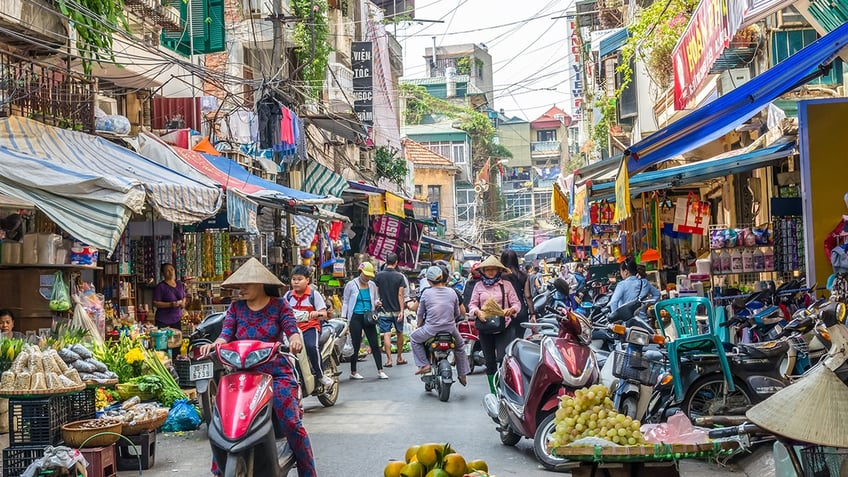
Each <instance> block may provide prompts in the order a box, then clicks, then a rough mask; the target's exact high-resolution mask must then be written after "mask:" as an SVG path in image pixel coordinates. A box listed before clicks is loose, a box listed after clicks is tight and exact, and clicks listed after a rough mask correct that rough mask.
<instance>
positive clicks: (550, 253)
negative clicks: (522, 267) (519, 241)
mask: <svg viewBox="0 0 848 477" xmlns="http://www.w3.org/2000/svg"><path fill="white" fill-rule="evenodd" d="M566 248H568V239H566V238H565V236H559V237H554V238H551V239H548V240H545V241H544V242H542V243H540V244H539V245H536V246H535V247H533V248H531V249H530V250H528V251H527V253H525V254H524V261H526V262H532V261H533V260H536V259H544V258H556V257H562V256H564V255H565V250H566Z"/></svg>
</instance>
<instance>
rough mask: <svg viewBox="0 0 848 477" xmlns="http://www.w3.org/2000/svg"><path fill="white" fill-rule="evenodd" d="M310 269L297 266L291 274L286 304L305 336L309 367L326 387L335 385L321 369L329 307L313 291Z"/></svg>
mask: <svg viewBox="0 0 848 477" xmlns="http://www.w3.org/2000/svg"><path fill="white" fill-rule="evenodd" d="M309 276H310V274H309V268H307V267H305V266H303V265H297V266H296V267H294V268H293V269H292V273H291V288H292V289H291V290H289V291H287V292H286V295H285V299H286V302H288V304H289V305H290V306H291V307H292V309H294V316H295V319H297V328H298V329H299V330H300V333H301V334H302V335H303V347H304V348H306V356H308V357H309V366H310V367H311V368H312V374H313V375H314V376H315V380H316V381H317V382H320V383H321V384H323V385H324V386H329V385H331V384H333V380H332V379H331V378H330V377H329V376H326V375H325V374H324V371H323V370H322V369H321V351H320V350H319V349H318V338H319V337H320V336H321V320H325V319H327V305H326V304H325V303H324V297H322V296H321V294H320V293H318V291H317V290H315V289H313V288H312V286H311V283H310V278H309Z"/></svg>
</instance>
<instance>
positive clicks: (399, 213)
mask: <svg viewBox="0 0 848 477" xmlns="http://www.w3.org/2000/svg"><path fill="white" fill-rule="evenodd" d="M403 203H404V200H403V197H400V196H397V195H394V194H392V193H391V192H386V213H388V214H392V215H394V216H396V217H400V218H404V217H406V212H404V211H403Z"/></svg>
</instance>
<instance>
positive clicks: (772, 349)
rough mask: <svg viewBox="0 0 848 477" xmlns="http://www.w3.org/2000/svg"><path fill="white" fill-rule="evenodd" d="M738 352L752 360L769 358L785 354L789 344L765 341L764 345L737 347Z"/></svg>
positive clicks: (739, 345) (741, 344) (742, 344)
mask: <svg viewBox="0 0 848 477" xmlns="http://www.w3.org/2000/svg"><path fill="white" fill-rule="evenodd" d="M737 347H738V348H739V351H741V352H743V353H745V354H747V355H748V356H751V357H753V358H771V357H773V356H780V355H782V354H785V353H786V351H787V350H788V349H789V343H787V342H786V341H766V342H765V343H757V344H744V343H740V344H738V345H737Z"/></svg>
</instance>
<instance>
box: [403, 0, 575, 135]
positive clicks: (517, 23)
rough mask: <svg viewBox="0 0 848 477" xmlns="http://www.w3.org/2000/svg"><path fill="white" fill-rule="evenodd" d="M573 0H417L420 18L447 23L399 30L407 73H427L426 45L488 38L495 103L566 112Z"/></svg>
mask: <svg viewBox="0 0 848 477" xmlns="http://www.w3.org/2000/svg"><path fill="white" fill-rule="evenodd" d="M572 4H573V2H572V1H571V0H523V1H515V0H416V1H415V18H418V19H424V20H443V21H444V23H415V22H413V23H407V24H400V25H398V26H397V29H396V30H394V29H395V27H394V26H392V25H388V26H387V29H388V30H389V31H390V32H391V31H393V30H394V32H395V33H396V36H397V39H398V41H399V42H400V43H401V45H402V46H403V55H404V77H405V78H423V77H426V76H427V74H426V71H425V62H424V58H423V57H424V51H425V49H426V48H427V47H429V46H432V45H433V38H432V37H433V36H436V44H437V45H438V46H447V45H455V44H464V43H477V44H480V43H483V44H485V45H486V46H487V47H488V51H489V54H490V55H492V62H493V66H492V70H493V72H494V90H495V91H494V103H495V104H494V106H495V109H504V112H505V113H506V115H507V116H518V117H521V118H523V119H527V120H530V121H532V120H534V119H536V118H537V117H538V116H540V115H541V114H542V113H544V112H545V111H547V110H548V109H550V107H551V106H553V105H554V104H556V105H557V106H559V107H561V108H563V109H564V110H565V111H566V112H570V111H569V109H568V106H569V99H570V94H569V93H568V90H569V79H570V78H569V75H570V73H569V70H568V63H567V62H566V61H567V60H566V55H567V53H568V51H569V42H568V38H567V37H566V33H567V28H566V26H567V24H566V22H567V20H566V19H565V18H561V19H558V20H553V19H551V17H556V16H560V15H563V14H565V13H566V9H569V10H570V9H571V8H570V7H571V5H572Z"/></svg>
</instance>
